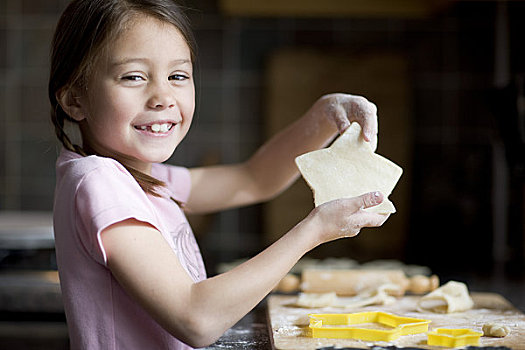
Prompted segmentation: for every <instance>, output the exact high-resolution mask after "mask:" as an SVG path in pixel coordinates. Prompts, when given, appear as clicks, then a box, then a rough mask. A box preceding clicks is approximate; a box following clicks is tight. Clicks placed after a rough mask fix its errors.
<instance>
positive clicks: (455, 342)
mask: <svg viewBox="0 0 525 350" xmlns="http://www.w3.org/2000/svg"><path fill="white" fill-rule="evenodd" d="M427 335H428V340H427V343H428V345H437V346H446V347H449V348H455V347H458V346H465V345H479V338H480V337H481V336H482V335H483V333H480V332H476V331H474V330H472V329H468V328H436V329H434V330H432V332H428V334H427Z"/></svg>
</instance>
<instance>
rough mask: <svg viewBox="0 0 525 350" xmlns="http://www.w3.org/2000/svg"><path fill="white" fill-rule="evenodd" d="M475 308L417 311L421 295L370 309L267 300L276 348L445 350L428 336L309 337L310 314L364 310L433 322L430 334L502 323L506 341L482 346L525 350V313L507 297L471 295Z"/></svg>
mask: <svg viewBox="0 0 525 350" xmlns="http://www.w3.org/2000/svg"><path fill="white" fill-rule="evenodd" d="M471 296H472V299H473V300H474V303H475V305H474V308H473V309H471V310H469V311H466V312H461V313H454V314H434V313H426V312H425V313H423V312H419V311H417V301H418V300H419V299H420V297H419V296H404V297H402V298H400V299H399V300H398V301H396V302H395V303H393V304H391V305H386V306H377V305H376V306H367V307H362V308H356V309H341V308H333V307H326V308H316V309H306V308H300V307H297V306H295V302H296V300H297V296H293V295H292V296H290V295H271V296H270V297H269V298H268V314H269V322H270V326H271V330H272V331H271V333H272V334H271V335H272V345H273V347H274V349H294V350H296V349H305V350H306V349H317V348H321V347H330V346H338V347H359V348H370V347H371V346H373V345H380V346H388V345H395V346H398V347H404V346H411V347H418V348H422V349H445V348H443V347H437V346H429V345H427V335H426V333H422V334H415V335H406V336H401V337H400V338H399V339H397V340H395V341H392V342H370V341H363V340H353V339H316V338H311V337H309V336H308V333H307V332H308V322H309V319H308V314H309V313H352V312H362V311H385V312H390V313H393V314H396V315H399V316H406V317H415V318H423V319H428V320H431V321H432V323H430V326H429V331H431V330H433V329H434V328H470V329H473V330H476V331H480V332H481V328H482V327H483V324H485V323H488V322H497V323H503V324H505V325H507V326H509V327H510V329H511V333H510V334H509V335H508V336H506V337H504V338H492V337H481V339H480V343H479V346H507V347H509V348H512V349H525V314H523V313H522V312H520V311H519V310H517V309H516V308H514V307H513V306H512V305H511V304H510V303H509V302H508V301H507V300H506V299H505V298H503V297H502V296H501V295H499V294H494V293H471Z"/></svg>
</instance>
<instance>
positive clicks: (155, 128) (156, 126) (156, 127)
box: [151, 124, 160, 132]
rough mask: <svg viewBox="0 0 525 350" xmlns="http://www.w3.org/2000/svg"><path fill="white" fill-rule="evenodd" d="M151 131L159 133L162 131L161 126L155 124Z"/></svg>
mask: <svg viewBox="0 0 525 350" xmlns="http://www.w3.org/2000/svg"><path fill="white" fill-rule="evenodd" d="M151 130H152V131H153V132H159V131H160V125H159V124H153V125H152V126H151Z"/></svg>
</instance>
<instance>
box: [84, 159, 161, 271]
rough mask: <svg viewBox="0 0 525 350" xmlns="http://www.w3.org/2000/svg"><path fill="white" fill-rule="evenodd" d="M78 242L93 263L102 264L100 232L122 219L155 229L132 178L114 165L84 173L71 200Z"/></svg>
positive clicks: (152, 216)
mask: <svg viewBox="0 0 525 350" xmlns="http://www.w3.org/2000/svg"><path fill="white" fill-rule="evenodd" d="M75 205H76V215H78V218H79V219H80V220H78V221H77V222H78V223H79V225H80V227H79V228H78V234H79V236H80V237H79V239H80V241H81V242H82V244H83V246H84V247H85V249H86V251H87V252H88V254H90V255H91V256H92V257H93V258H94V259H95V260H96V261H98V262H99V263H101V264H103V265H106V264H107V256H106V251H105V249H104V246H103V245H102V240H101V236H100V235H101V232H102V231H103V230H104V229H105V228H107V227H108V226H110V225H112V224H115V223H118V222H121V221H123V220H126V219H131V218H134V219H136V220H139V221H142V222H147V223H149V224H151V225H153V226H154V227H158V223H157V219H156V216H155V212H154V210H153V208H152V206H151V203H150V201H149V200H148V198H147V196H146V194H145V193H144V191H143V190H142V189H141V188H140V186H139V184H138V183H137V182H136V181H135V179H134V178H133V177H132V176H131V175H130V174H129V173H128V172H126V171H125V170H124V169H123V168H119V167H117V165H116V164H112V163H109V164H108V163H105V164H103V165H102V166H99V167H97V168H95V169H93V170H91V171H90V172H89V173H87V174H86V175H85V176H84V178H83V179H82V181H81V182H80V183H79V185H78V188H77V190H76V197H75Z"/></svg>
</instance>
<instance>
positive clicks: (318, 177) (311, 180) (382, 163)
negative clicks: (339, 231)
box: [295, 123, 403, 214]
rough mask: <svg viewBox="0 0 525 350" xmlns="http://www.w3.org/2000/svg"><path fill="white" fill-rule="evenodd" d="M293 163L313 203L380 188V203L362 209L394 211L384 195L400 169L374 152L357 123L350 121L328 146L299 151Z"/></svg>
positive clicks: (389, 189) (375, 211)
mask: <svg viewBox="0 0 525 350" xmlns="http://www.w3.org/2000/svg"><path fill="white" fill-rule="evenodd" d="M295 163H296V164H297V167H298V168H299V171H300V172H301V174H302V175H303V177H304V179H305V180H306V182H307V183H308V185H309V186H310V187H311V189H312V191H313V193H314V201H315V206H318V205H321V204H323V203H325V202H328V201H331V200H334V199H339V198H345V197H356V196H359V195H362V194H364V193H367V192H372V191H380V192H381V193H383V196H384V198H385V199H384V201H383V203H381V204H379V205H377V206H375V207H370V208H366V209H365V210H367V211H370V212H374V213H380V214H388V213H395V211H396V209H395V207H394V205H393V204H392V202H391V201H390V200H389V199H388V198H387V197H388V196H389V195H390V193H392V190H393V189H394V187H395V185H396V183H397V181H398V180H399V178H400V177H401V174H402V173H403V169H402V168H401V167H399V166H398V165H397V164H395V163H393V162H392V161H390V160H388V159H386V158H384V157H382V156H380V155H378V154H376V153H374V151H373V149H372V146H371V144H370V143H369V142H366V141H365V140H364V139H363V136H362V134H361V126H360V125H359V124H358V123H352V125H351V126H350V127H349V128H348V129H347V130H346V131H345V132H344V133H343V134H342V135H341V136H339V138H338V139H337V140H335V142H334V143H333V144H332V145H331V146H330V147H328V148H325V149H321V150H316V151H313V152H309V153H306V154H303V155H300V156H298V157H297V158H296V159H295Z"/></svg>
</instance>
